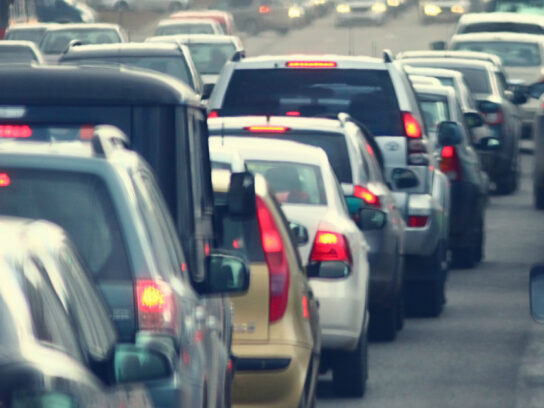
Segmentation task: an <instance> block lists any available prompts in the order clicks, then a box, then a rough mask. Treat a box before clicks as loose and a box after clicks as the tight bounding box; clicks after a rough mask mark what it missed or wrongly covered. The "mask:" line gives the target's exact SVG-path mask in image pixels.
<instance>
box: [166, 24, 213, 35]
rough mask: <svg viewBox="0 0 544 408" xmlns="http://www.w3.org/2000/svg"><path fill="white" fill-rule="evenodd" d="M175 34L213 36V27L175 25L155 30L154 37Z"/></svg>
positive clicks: (205, 25)
mask: <svg viewBox="0 0 544 408" xmlns="http://www.w3.org/2000/svg"><path fill="white" fill-rule="evenodd" d="M177 34H215V31H214V29H213V26H212V25H211V24H208V23H200V24H176V25H167V26H162V27H159V28H157V31H156V32H155V35H158V36H163V35H177Z"/></svg>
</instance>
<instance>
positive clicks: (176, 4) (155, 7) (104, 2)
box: [88, 0, 193, 13]
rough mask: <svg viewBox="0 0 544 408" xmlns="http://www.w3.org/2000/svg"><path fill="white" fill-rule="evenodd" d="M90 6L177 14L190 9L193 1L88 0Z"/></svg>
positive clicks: (108, 9) (125, 10)
mask: <svg viewBox="0 0 544 408" xmlns="http://www.w3.org/2000/svg"><path fill="white" fill-rule="evenodd" d="M88 3H89V5H91V6H93V7H94V8H96V9H98V10H106V11H110V10H112V11H118V12H120V13H126V12H129V11H132V12H145V11H148V12H155V13H157V12H158V13H165V12H170V13H172V12H175V11H178V10H185V9H188V8H189V7H190V6H191V5H192V4H193V1H192V0H153V1H151V0H88Z"/></svg>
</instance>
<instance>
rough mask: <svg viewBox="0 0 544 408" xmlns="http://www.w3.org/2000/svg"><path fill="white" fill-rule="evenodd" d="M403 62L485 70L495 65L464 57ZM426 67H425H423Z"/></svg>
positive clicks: (492, 68)
mask: <svg viewBox="0 0 544 408" xmlns="http://www.w3.org/2000/svg"><path fill="white" fill-rule="evenodd" d="M402 62H403V63H405V64H407V65H410V64H414V63H415V64H423V66H424V64H425V63H427V64H431V65H432V64H438V65H441V64H444V65H447V66H448V68H449V69H453V68H451V67H454V66H458V67H466V68H471V67H472V68H480V69H487V70H495V69H496V68H497V66H496V65H495V64H493V63H491V62H489V61H483V60H474V59H464V58H406V59H404V60H403V61H402ZM425 68H427V67H425Z"/></svg>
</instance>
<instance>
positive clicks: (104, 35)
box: [40, 29, 121, 54]
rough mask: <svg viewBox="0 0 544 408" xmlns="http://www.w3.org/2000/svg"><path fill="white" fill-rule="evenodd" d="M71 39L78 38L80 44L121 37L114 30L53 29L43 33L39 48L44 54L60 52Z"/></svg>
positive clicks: (109, 40)
mask: <svg viewBox="0 0 544 408" xmlns="http://www.w3.org/2000/svg"><path fill="white" fill-rule="evenodd" d="M72 40H79V41H81V42H82V44H115V43H119V42H121V38H120V37H119V34H118V33H117V31H115V30H104V29H96V30H92V29H85V30H54V31H49V32H46V33H45V35H44V36H43V39H42V41H41V43H40V49H41V50H42V52H43V53H44V54H61V53H62V52H63V51H64V50H65V49H66V47H67V46H68V44H69V43H70V41H72Z"/></svg>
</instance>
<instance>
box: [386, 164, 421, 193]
mask: <svg viewBox="0 0 544 408" xmlns="http://www.w3.org/2000/svg"><path fill="white" fill-rule="evenodd" d="M391 180H392V181H393V186H394V187H395V188H396V189H398V190H403V189H407V188H414V187H417V186H418V185H419V179H418V178H417V175H416V173H415V172H414V171H413V170H410V169H404V168H396V169H393V171H392V172H391Z"/></svg>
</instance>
